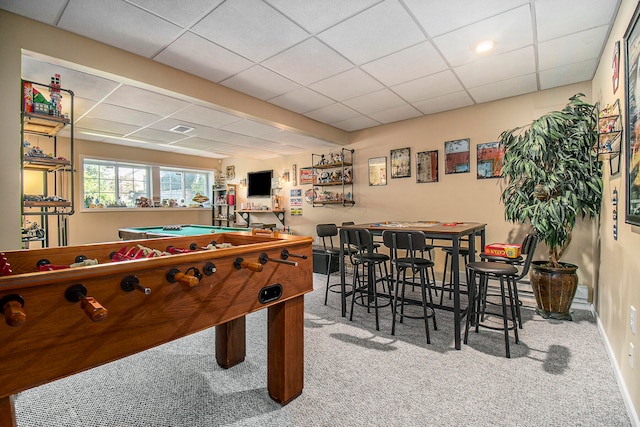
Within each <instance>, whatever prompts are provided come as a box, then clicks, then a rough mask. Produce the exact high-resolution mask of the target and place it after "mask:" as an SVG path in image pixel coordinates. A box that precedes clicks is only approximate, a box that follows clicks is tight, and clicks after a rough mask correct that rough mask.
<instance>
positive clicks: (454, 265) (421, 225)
mask: <svg viewBox="0 0 640 427" xmlns="http://www.w3.org/2000/svg"><path fill="white" fill-rule="evenodd" d="M485 227H486V224H482V223H478V222H449V223H448V222H440V221H414V222H411V221H382V222H372V223H366V224H355V225H344V226H342V227H340V228H341V229H354V228H366V229H367V230H369V231H370V232H371V233H372V234H373V235H381V234H382V232H383V231H385V230H396V231H422V232H423V233H424V234H425V236H426V238H428V239H434V240H450V241H451V249H452V254H451V269H452V270H453V308H452V307H448V306H442V305H435V306H436V308H439V309H443V310H449V311H453V319H454V338H455V348H456V350H460V348H461V347H462V340H461V335H462V334H461V331H462V328H461V325H460V324H461V321H462V319H463V310H462V309H461V307H460V261H459V260H460V242H461V241H462V240H465V241H466V240H468V241H469V262H473V261H475V247H476V237H480V245H481V246H480V247H481V248H484V245H485ZM340 283H341V293H340V295H341V304H342V317H345V316H346V314H347V299H346V289H345V265H344V240H343V238H342V232H340Z"/></svg>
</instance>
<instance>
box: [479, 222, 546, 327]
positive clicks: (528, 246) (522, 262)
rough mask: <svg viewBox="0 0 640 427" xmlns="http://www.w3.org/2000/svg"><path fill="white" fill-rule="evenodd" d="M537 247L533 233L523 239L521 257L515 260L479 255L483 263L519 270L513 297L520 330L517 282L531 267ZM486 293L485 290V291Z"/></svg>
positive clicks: (535, 235) (520, 316) (519, 304)
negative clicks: (509, 266)
mask: <svg viewBox="0 0 640 427" xmlns="http://www.w3.org/2000/svg"><path fill="white" fill-rule="evenodd" d="M537 245H538V235H537V234H535V233H529V234H527V235H526V236H525V237H524V240H523V241H522V245H521V247H520V253H521V255H520V256H518V257H516V258H507V257H501V256H497V255H490V254H486V253H484V252H483V253H481V254H480V258H481V259H482V260H484V261H493V262H506V263H507V264H511V265H513V266H515V267H517V268H519V269H520V270H519V271H520V272H519V273H518V276H517V277H516V278H515V280H514V283H513V296H514V298H515V301H516V314H517V316H518V327H519V328H520V329H522V314H521V313H520V306H521V305H522V302H521V301H520V298H519V296H518V282H519V281H520V280H522V278H524V277H525V276H526V275H527V274H528V273H529V267H530V266H531V260H532V259H533V254H534V253H535V251H536V246H537ZM485 292H487V289H485ZM483 299H484V301H485V303H484V306H483V311H484V309H486V304H487V301H488V298H487V295H485V296H484V298H483Z"/></svg>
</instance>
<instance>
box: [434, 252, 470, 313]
mask: <svg viewBox="0 0 640 427" xmlns="http://www.w3.org/2000/svg"><path fill="white" fill-rule="evenodd" d="M442 252H444V253H445V257H444V270H443V271H442V293H441V294H440V305H442V301H443V299H444V291H445V289H446V288H448V290H449V299H451V293H452V292H453V260H451V264H450V265H449V260H450V259H451V256H452V255H453V248H451V247H447V248H442ZM458 254H459V256H460V257H462V260H463V262H464V265H465V268H466V265H467V263H468V262H469V248H462V247H461V248H459V249H458ZM447 265H449V282H447Z"/></svg>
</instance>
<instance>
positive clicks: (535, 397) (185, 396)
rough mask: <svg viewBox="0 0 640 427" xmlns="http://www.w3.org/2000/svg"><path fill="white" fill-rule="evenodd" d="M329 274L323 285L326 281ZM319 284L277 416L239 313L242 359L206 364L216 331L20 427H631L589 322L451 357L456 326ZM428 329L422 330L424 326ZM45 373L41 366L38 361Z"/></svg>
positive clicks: (254, 326)
mask: <svg viewBox="0 0 640 427" xmlns="http://www.w3.org/2000/svg"><path fill="white" fill-rule="evenodd" d="M336 279H337V277H334V278H332V280H336ZM324 281H325V276H323V275H319V274H314V282H315V291H314V292H312V293H311V294H308V295H307V296H306V298H305V386H304V391H303V393H302V395H301V396H299V397H298V398H297V399H295V400H294V401H292V402H291V403H290V404H289V405H286V406H284V407H282V406H280V405H278V404H277V403H275V402H273V401H272V400H271V399H270V398H269V396H268V394H267V391H266V377H267V373H266V359H267V349H266V310H261V311H260V312H257V313H253V314H251V315H249V316H247V357H246V360H245V362H244V363H242V364H240V365H238V366H236V367H233V368H231V369H229V370H224V369H222V368H220V367H218V365H217V364H216V361H215V355H214V342H215V336H214V333H215V331H214V328H211V329H209V330H206V331H203V332H200V333H197V334H193V335H191V336H188V337H185V338H182V339H179V340H176V341H173V342H170V343H168V344H165V345H162V346H159V347H156V348H154V349H151V350H148V351H145V352H143V353H139V354H136V355H133V356H130V357H127V358H124V359H121V360H119V361H116V362H113V363H109V364H106V365H103V366H100V367H98V368H95V369H92V370H89V371H87V372H83V373H80V374H77V375H73V376H70V377H68V378H64V379H61V380H58V381H54V382H52V383H49V384H45V385H43V386H40V387H36V388H33V389H30V390H27V391H24V392H22V393H20V394H18V395H17V396H16V400H15V406H16V417H17V422H18V426H19V427H45V426H46V427H169V426H171V427H182V426H185V427H186V426H189V427H200V426H203V427H204V426H453V425H456V426H459V425H465V426H531V425H536V426H558V425H562V426H629V425H631V423H630V420H629V417H628V415H627V413H626V409H625V405H624V402H623V399H622V396H621V393H620V390H619V388H618V384H617V382H616V379H615V376H614V370H613V367H612V365H611V362H610V360H609V358H608V356H607V353H606V350H605V347H604V345H603V341H602V338H601V337H600V335H599V332H598V329H597V326H596V323H595V319H594V318H593V316H592V314H591V313H590V312H589V311H576V312H574V316H573V317H574V320H573V321H572V322H567V321H554V320H545V319H542V318H541V317H539V316H538V315H536V314H535V313H534V311H533V310H532V309H530V308H527V307H524V308H523V311H522V315H523V321H524V328H523V329H522V330H521V331H520V344H515V343H514V342H513V339H512V341H511V359H507V358H505V357H504V341H503V335H502V334H501V333H500V332H495V331H490V330H485V329H481V330H480V333H478V334H476V333H474V332H471V333H470V336H469V343H468V345H464V344H463V346H462V350H460V351H456V350H455V349H454V348H453V316H452V315H451V314H450V313H448V312H445V311H440V310H437V311H436V315H437V322H438V330H437V331H434V330H433V329H432V330H431V339H432V343H431V344H426V339H425V335H424V323H423V322H422V321H421V320H416V319H406V320H405V322H404V323H402V324H398V325H397V330H396V335H391V334H390V331H391V310H390V308H389V307H386V308H384V309H382V310H381V312H380V315H381V326H380V331H376V330H375V320H374V315H373V313H367V310H366V309H365V308H363V307H358V306H356V309H355V310H354V319H353V321H349V320H348V318H342V317H341V316H340V304H339V296H338V294H330V296H329V304H328V305H327V306H325V305H324V304H323V302H324ZM431 326H432V325H431ZM43 363H46V361H43Z"/></svg>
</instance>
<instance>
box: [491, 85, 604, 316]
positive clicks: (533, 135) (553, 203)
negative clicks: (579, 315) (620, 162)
mask: <svg viewBox="0 0 640 427" xmlns="http://www.w3.org/2000/svg"><path fill="white" fill-rule="evenodd" d="M583 97H584V94H581V93H579V94H576V95H574V96H573V97H571V98H570V100H569V103H568V104H567V105H566V106H565V107H564V108H563V109H562V111H552V112H550V113H548V114H545V115H543V116H542V117H540V118H538V119H536V120H534V121H533V122H532V123H531V124H529V125H526V126H522V127H518V128H515V129H511V130H507V131H505V132H503V133H502V134H501V135H500V144H501V146H502V147H503V148H504V159H503V166H502V171H503V174H504V177H505V179H506V188H505V189H504V191H503V192H502V195H501V201H502V203H503V204H504V206H505V218H506V219H507V220H508V221H511V222H517V223H522V224H531V226H532V228H533V229H534V230H535V231H536V232H537V234H538V239H539V241H542V242H544V243H545V244H546V246H547V248H548V257H547V259H546V260H544V261H534V262H533V263H532V264H531V273H530V279H531V286H532V288H533V292H534V294H535V297H536V302H537V304H538V309H537V310H536V311H537V312H538V313H539V314H540V315H542V316H543V317H545V318H549V317H552V318H556V319H569V320H570V319H571V315H570V313H569V308H570V307H571V302H572V301H573V297H574V295H575V292H576V289H577V286H578V276H577V274H576V270H577V269H578V267H577V266H575V265H573V264H568V263H564V262H561V261H560V258H561V257H562V254H563V253H564V251H565V249H566V248H567V246H568V245H569V243H570V242H571V233H572V231H573V228H574V226H575V223H576V219H577V218H578V217H582V218H585V217H589V218H594V217H596V216H597V215H598V214H599V213H600V206H601V200H602V168H601V164H600V162H599V161H598V157H597V152H596V150H594V147H596V146H597V141H598V136H597V132H596V124H597V114H596V108H595V106H594V105H591V104H589V103H587V102H585V101H584V100H583V99H582V98H583Z"/></svg>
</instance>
